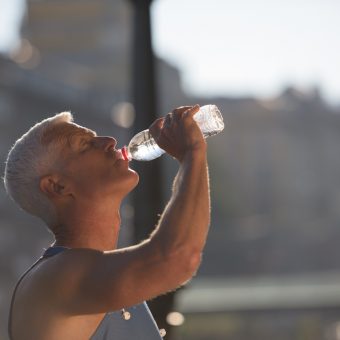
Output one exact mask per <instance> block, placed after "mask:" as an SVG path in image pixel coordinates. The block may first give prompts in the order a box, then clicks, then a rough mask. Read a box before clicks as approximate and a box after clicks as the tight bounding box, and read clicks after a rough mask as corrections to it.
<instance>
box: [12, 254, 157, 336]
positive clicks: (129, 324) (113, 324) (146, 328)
mask: <svg viewBox="0 0 340 340" xmlns="http://www.w3.org/2000/svg"><path fill="white" fill-rule="evenodd" d="M67 249H68V248H66V247H50V248H48V249H47V250H46V251H45V252H44V254H43V255H42V256H41V257H40V259H39V260H38V261H37V262H36V263H35V264H34V265H33V266H32V267H31V268H30V269H29V270H27V271H26V272H25V273H24V275H23V276H22V277H21V278H20V280H19V281H18V283H17V284H16V286H15V289H14V293H13V296H12V303H11V308H10V313H9V319H8V333H9V337H10V339H12V334H11V324H12V307H13V302H14V296H15V293H16V290H17V288H18V286H19V284H20V282H21V281H22V279H23V278H24V277H25V276H26V274H27V273H28V272H29V271H30V270H31V269H32V268H33V267H34V266H35V265H36V264H37V263H38V262H39V261H40V260H42V259H44V258H47V257H51V256H53V255H56V254H58V253H60V252H62V251H64V250H67ZM126 311H128V312H129V313H130V315H131V318H130V319H129V320H125V319H124V318H123V316H122V311H114V312H109V313H106V314H105V316H104V318H103V320H102V321H101V323H100V324H99V326H98V328H97V329H96V331H95V332H94V333H93V335H92V336H91V338H90V340H132V339H138V340H162V337H161V335H160V331H159V329H158V327H157V324H156V322H155V320H154V318H153V316H152V314H151V312H150V310H149V308H148V306H147V304H146V302H143V303H141V304H139V305H135V306H132V307H130V308H127V309H126ZM65 340H68V339H65Z"/></svg>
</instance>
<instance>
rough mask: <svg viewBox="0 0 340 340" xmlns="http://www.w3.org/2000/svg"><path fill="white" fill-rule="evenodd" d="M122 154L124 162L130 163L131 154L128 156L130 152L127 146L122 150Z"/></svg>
mask: <svg viewBox="0 0 340 340" xmlns="http://www.w3.org/2000/svg"><path fill="white" fill-rule="evenodd" d="M121 152H122V156H123V158H124V160H126V161H130V160H131V159H130V157H129V154H128V150H127V147H126V145H124V146H123V147H122V148H121Z"/></svg>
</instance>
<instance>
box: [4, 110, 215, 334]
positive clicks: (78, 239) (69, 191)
mask: <svg viewBox="0 0 340 340" xmlns="http://www.w3.org/2000/svg"><path fill="white" fill-rule="evenodd" d="M198 110H199V107H198V106H197V105H195V106H187V107H180V108H177V109H175V110H174V111H172V113H170V114H168V115H167V116H166V117H165V118H160V119H158V120H156V121H155V122H154V123H153V124H152V125H151V127H150V131H151V133H152V135H153V137H154V138H155V140H156V142H157V143H158V144H159V145H160V147H161V148H162V149H164V150H165V151H166V152H167V153H168V154H170V155H171V156H172V157H174V158H175V159H177V161H178V162H179V170H178V173H177V175H176V178H175V180H174V185H173V191H172V195H171V198H170V201H169V202H168V204H167V206H166V208H165V209H164V211H163V213H162V215H161V218H160V220H159V223H158V225H157V226H156V228H155V230H154V231H153V233H152V234H151V235H150V237H149V238H148V239H147V240H145V241H143V242H142V243H140V244H138V245H134V246H131V247H127V248H121V249H117V239H118V234H119V228H120V215H119V209H120V205H121V202H122V200H123V199H124V197H125V196H126V195H127V194H128V193H129V192H130V191H131V190H132V189H133V188H134V187H135V186H136V185H137V183H138V174H137V173H136V172H135V171H133V170H132V169H131V168H129V162H128V161H126V160H124V159H123V157H122V155H121V153H120V151H119V150H117V149H116V144H117V141H116V140H115V139H114V138H112V137H106V136H104V137H103V136H97V134H96V133H95V132H94V131H92V130H90V129H87V128H85V127H81V126H79V125H77V124H75V123H74V122H73V119H72V116H71V114H70V113H68V112H63V113H60V114H57V115H55V116H53V117H50V118H48V119H45V120H43V121H42V122H40V123H38V124H36V125H35V126H33V127H32V128H31V129H30V130H29V131H28V132H27V133H26V134H24V135H23V136H22V137H21V138H20V139H19V140H18V141H17V142H16V143H15V145H14V146H13V147H12V149H11V150H10V152H9V155H8V158H7V162H6V169H5V176H4V180H5V186H6V189H7V192H8V194H9V195H10V196H11V197H12V198H13V200H14V201H16V202H17V203H18V204H19V206H20V207H21V208H23V209H24V210H26V211H27V212H28V213H30V214H33V215H35V216H38V217H40V218H41V219H42V220H43V221H44V222H45V223H46V225H47V226H48V228H49V229H50V230H51V231H52V232H53V234H54V235H55V242H54V243H53V244H52V245H51V247H49V248H48V249H47V250H46V251H45V252H44V254H43V255H42V257H41V258H40V259H39V260H38V261H37V262H36V263H35V264H34V265H33V266H32V267H31V268H30V269H29V270H28V271H27V272H26V273H25V274H24V275H23V276H22V277H21V279H20V280H19V282H18V283H17V285H16V287H15V290H14V293H13V297H12V304H11V310H10V317H9V334H10V338H11V339H12V340H61V339H63V340H78V339H79V340H82V339H84V340H85V339H91V340H98V339H117V340H118V339H119V340H125V339H129V340H131V339H138V340H144V339H145V340H153V339H161V335H160V332H159V330H158V328H157V325H156V323H155V321H154V319H153V317H152V315H151V313H150V311H149V309H148V307H147V305H146V303H145V300H149V299H152V298H154V297H156V296H159V295H160V294H164V293H166V292H169V291H171V290H174V289H176V288H177V287H179V286H180V285H182V284H184V283H185V282H187V281H188V280H189V279H190V278H191V277H192V276H193V275H194V274H195V272H196V271H197V268H198V266H199V264H200V260H201V253H202V250H203V248H204V244H205V241H206V236H207V232H208V227H209V222H210V202H209V183H208V170H207V159H206V143H205V140H204V138H203V136H202V133H201V131H200V129H199V127H198V126H197V123H196V122H195V120H194V119H193V115H194V114H195V113H196V112H197V111H198ZM140 204H143V202H140Z"/></svg>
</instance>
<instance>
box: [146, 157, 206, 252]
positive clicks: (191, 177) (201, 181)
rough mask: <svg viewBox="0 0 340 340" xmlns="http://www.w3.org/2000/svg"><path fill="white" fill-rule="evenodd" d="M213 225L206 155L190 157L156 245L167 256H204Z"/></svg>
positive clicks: (155, 235) (155, 237)
mask: <svg viewBox="0 0 340 340" xmlns="http://www.w3.org/2000/svg"><path fill="white" fill-rule="evenodd" d="M209 223H210V198H209V179H208V167H207V160H206V154H205V153H200V154H198V153H196V154H195V153H194V152H193V153H188V154H187V155H186V156H185V158H184V159H183V161H182V162H181V165H180V168H179V171H178V173H177V176H176V178H175V181H174V187H173V194H172V197H171V199H170V201H169V203H168V205H167V207H166V208H165V210H164V212H163V214H162V216H161V219H160V221H159V225H158V227H157V228H156V230H155V231H154V233H153V235H152V241H155V242H157V243H159V244H160V246H161V249H162V251H164V252H165V253H166V254H172V253H181V252H183V253H194V254H198V253H201V251H202V249H203V247H204V244H205V241H206V237H207V233H208V228H209Z"/></svg>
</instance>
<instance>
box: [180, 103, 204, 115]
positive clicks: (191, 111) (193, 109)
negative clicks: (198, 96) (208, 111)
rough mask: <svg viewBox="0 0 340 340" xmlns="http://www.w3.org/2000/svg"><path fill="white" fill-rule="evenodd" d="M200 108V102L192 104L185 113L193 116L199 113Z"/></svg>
mask: <svg viewBox="0 0 340 340" xmlns="http://www.w3.org/2000/svg"><path fill="white" fill-rule="evenodd" d="M199 110H200V106H199V105H198V104H196V105H194V106H191V107H190V108H189V109H188V110H186V111H185V112H184V114H183V115H185V116H187V117H193V116H194V114H195V113H197V112H198V111H199Z"/></svg>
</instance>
